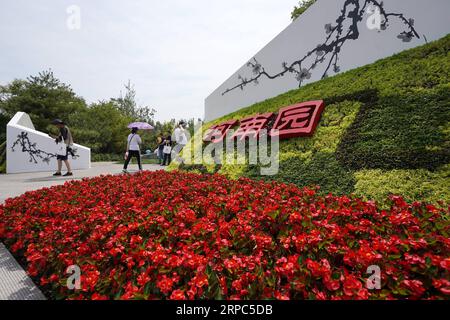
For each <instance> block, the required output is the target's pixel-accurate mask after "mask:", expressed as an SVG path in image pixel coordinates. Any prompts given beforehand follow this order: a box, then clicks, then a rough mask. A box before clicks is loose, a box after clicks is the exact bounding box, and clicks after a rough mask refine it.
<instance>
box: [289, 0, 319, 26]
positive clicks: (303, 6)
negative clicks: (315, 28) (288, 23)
mask: <svg viewBox="0 0 450 320" xmlns="http://www.w3.org/2000/svg"><path fill="white" fill-rule="evenodd" d="M316 1H317V0H301V1H299V3H298V5H297V6H295V7H294V10H292V12H291V19H292V21H294V20H295V19H297V18H298V17H300V16H301V15H302V14H303V13H304V12H305V11H306V10H308V8H309V7H311V6H312V5H313V4H314V3H315V2H316Z"/></svg>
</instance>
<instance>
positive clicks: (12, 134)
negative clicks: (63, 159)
mask: <svg viewBox="0 0 450 320" xmlns="http://www.w3.org/2000/svg"><path fill="white" fill-rule="evenodd" d="M6 141H7V144H6V147H7V151H6V172H7V173H22V172H47V171H56V167H57V162H56V155H55V154H56V143H55V140H54V139H53V138H51V137H49V136H48V135H47V134H45V133H43V132H40V131H37V130H35V128H34V125H33V122H32V121H31V119H30V117H29V115H28V114H26V113H24V112H18V113H16V115H15V116H14V117H13V118H12V119H11V121H10V122H9V123H8V125H7V127H6ZM74 149H75V150H76V155H77V156H78V157H77V158H75V159H72V157H70V156H69V160H70V163H71V166H72V169H74V170H78V169H89V168H90V167H91V149H90V148H87V147H83V146H80V145H78V144H75V145H74ZM63 168H64V167H63Z"/></svg>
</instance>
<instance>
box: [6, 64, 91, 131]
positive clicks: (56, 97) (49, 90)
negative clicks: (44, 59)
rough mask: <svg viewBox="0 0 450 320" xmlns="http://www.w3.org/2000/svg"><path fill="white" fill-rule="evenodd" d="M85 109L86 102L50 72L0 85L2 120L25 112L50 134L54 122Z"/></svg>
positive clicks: (38, 128) (37, 126) (41, 128)
mask: <svg viewBox="0 0 450 320" xmlns="http://www.w3.org/2000/svg"><path fill="white" fill-rule="evenodd" d="M85 108H86V103H85V101H84V99H83V98H80V97H78V96H77V95H76V94H75V93H74V92H73V90H72V88H71V87H70V86H69V85H66V84H64V83H62V82H61V81H60V80H58V79H57V78H55V76H54V74H53V72H52V71H51V70H48V71H43V72H40V73H39V74H38V75H37V76H30V77H28V78H27V79H26V80H17V79H16V80H13V81H12V82H11V83H9V84H7V85H5V86H0V113H1V114H2V117H3V118H6V119H10V118H12V117H13V116H14V114H15V113H16V112H18V111H23V112H26V113H28V114H29V115H30V117H31V120H32V121H33V123H34V125H35V127H36V129H37V130H40V131H48V130H49V125H50V123H51V121H52V120H53V119H55V118H61V119H63V120H67V118H68V116H69V115H70V114H72V113H74V112H77V111H79V110H82V109H85ZM2 124H3V123H2ZM3 127H4V126H3V125H2V128H3ZM3 130H4V128H3Z"/></svg>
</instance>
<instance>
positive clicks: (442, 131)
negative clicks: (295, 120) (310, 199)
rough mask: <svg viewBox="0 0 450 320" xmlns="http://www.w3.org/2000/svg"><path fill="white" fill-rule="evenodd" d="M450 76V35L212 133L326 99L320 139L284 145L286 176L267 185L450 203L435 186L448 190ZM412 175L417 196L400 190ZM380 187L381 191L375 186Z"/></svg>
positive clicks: (249, 111) (261, 107) (296, 93)
mask: <svg viewBox="0 0 450 320" xmlns="http://www.w3.org/2000/svg"><path fill="white" fill-rule="evenodd" d="M449 74H450V35H447V36H446V37H444V38H442V39H440V40H438V41H435V42H433V43H429V44H427V45H424V46H421V47H418V48H414V49H411V50H407V51H404V52H402V53H400V54H397V55H394V56H392V57H389V58H386V59H383V60H380V61H377V62H375V63H373V64H371V65H367V66H364V67H361V68H358V69H354V70H351V71H348V72H346V73H342V74H339V75H336V76H334V77H331V78H327V79H324V80H322V81H318V82H315V83H312V84H309V85H306V86H304V87H302V88H299V89H296V90H292V91H289V92H286V93H284V94H281V95H279V96H277V97H274V98H271V99H268V100H265V101H262V102H260V103H256V104H254V105H252V106H249V107H247V108H244V109H241V110H239V111H236V112H233V113H231V114H229V115H226V116H224V117H222V118H219V119H216V120H214V121H212V122H210V123H208V124H207V125H206V127H208V126H212V125H214V124H218V123H221V122H223V121H226V120H229V119H242V118H244V117H246V116H249V115H254V114H257V113H264V112H277V111H278V110H279V109H280V108H281V107H284V106H288V105H292V104H294V103H298V102H302V101H308V100H316V99H323V100H325V103H326V107H325V110H324V112H323V114H322V119H321V121H320V123H319V126H318V127H317V129H316V132H315V134H314V136H313V137H311V138H294V139H289V140H284V141H281V142H280V171H279V173H278V174H277V175H276V176H273V177H263V178H264V179H274V180H278V181H284V182H289V183H295V184H296V185H298V186H310V185H316V184H319V185H320V186H321V191H320V192H321V193H328V192H333V193H335V194H344V193H348V192H353V191H355V192H357V193H358V194H359V195H361V196H366V197H372V198H375V199H382V198H384V196H385V195H386V194H389V193H399V194H403V193H404V194H405V196H406V197H407V198H408V199H410V200H421V201H437V200H439V199H441V200H447V201H448V200H450V197H449V194H448V192H445V191H444V190H445V189H450V188H445V186H444V185H442V184H441V183H432V181H440V182H442V183H445V181H446V179H448V173H449V170H448V168H449V167H448V164H449V163H450V107H449V106H450V81H449ZM175 167H176V166H175V165H172V168H175ZM205 168H208V166H205ZM182 169H185V170H189V167H185V168H182ZM259 169H260V168H259V166H255V165H240V166H236V165H234V166H230V165H226V164H224V165H223V166H222V167H221V168H220V170H219V172H220V173H223V174H226V175H227V176H229V177H233V178H236V177H240V176H247V177H252V178H260V176H259V172H260V170H259ZM202 172H203V171H202ZM209 172H214V171H213V170H209ZM406 176H408V177H409V178H408V179H410V181H414V185H415V187H414V188H415V189H414V188H413V187H412V185H410V184H408V183H401V181H403V180H404V179H405V177H406ZM396 179H398V180H396ZM381 181H382V182H381ZM381 184H382V186H383V187H382V188H381V187H377V186H381ZM414 190H416V191H414Z"/></svg>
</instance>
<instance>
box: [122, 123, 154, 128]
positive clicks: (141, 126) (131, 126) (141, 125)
mask: <svg viewBox="0 0 450 320" xmlns="http://www.w3.org/2000/svg"><path fill="white" fill-rule="evenodd" d="M128 128H130V129H133V128H138V129H139V130H152V129H154V128H153V127H152V126H151V125H149V124H148V123H147V122H133V123H130V124H129V125H128Z"/></svg>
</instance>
